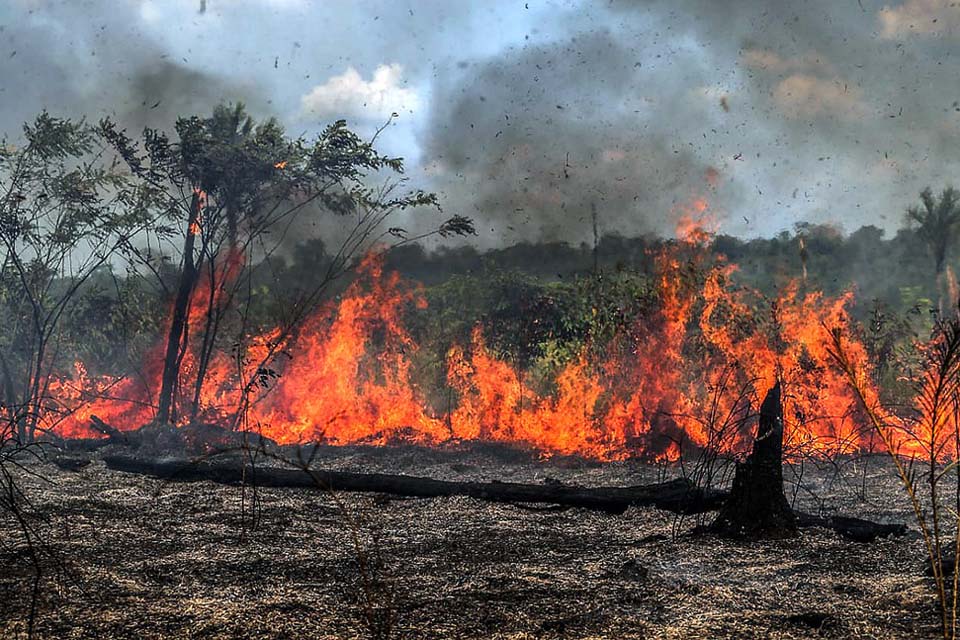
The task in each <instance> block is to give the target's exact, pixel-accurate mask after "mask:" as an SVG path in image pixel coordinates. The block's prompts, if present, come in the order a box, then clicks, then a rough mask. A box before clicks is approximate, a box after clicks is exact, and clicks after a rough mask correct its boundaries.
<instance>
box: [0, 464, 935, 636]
mask: <svg viewBox="0 0 960 640" xmlns="http://www.w3.org/2000/svg"><path fill="white" fill-rule="evenodd" d="M319 458H320V460H319V461H318V462H320V463H322V465H323V466H324V467H325V468H330V469H341V470H352V471H381V472H388V473H408V474H413V475H422V476H429V477H434V478H438V479H451V480H486V481H491V480H502V481H514V482H558V481H559V482H565V483H571V484H573V483H579V484H582V485H585V486H599V485H631V484H640V483H647V482H655V481H658V480H662V479H664V477H667V478H669V477H673V476H675V475H677V474H678V473H679V470H678V469H677V468H667V467H655V466H651V465H646V464H641V463H639V462H622V463H607V464H603V465H596V464H589V463H585V462H580V461H577V460H575V459H573V460H571V459H563V460H552V461H539V460H536V459H533V458H529V457H526V456H524V455H513V454H510V455H505V452H501V451H496V450H492V451H484V450H480V449H476V450H472V451H467V452H458V453H456V454H450V453H445V452H438V451H433V450H427V449H420V448H403V447H400V448H396V447H394V448H384V449H377V448H366V447H345V448H341V449H335V448H330V449H326V450H324V451H323V452H322V453H321V454H320V456H319ZM864 464H866V465H867V467H866V469H865V470H864V468H863V465H864ZM61 467H66V468H61ZM28 469H29V470H30V471H33V472H35V473H36V475H33V474H29V473H22V474H21V476H20V478H19V479H20V481H21V482H22V485H23V487H24V488H25V491H26V492H27V494H28V495H29V496H30V497H31V500H32V502H33V509H34V510H35V512H36V514H35V515H36V516H37V517H38V518H39V523H40V524H39V527H40V528H39V530H40V531H41V532H42V534H43V536H44V539H45V540H46V542H47V543H48V544H49V547H50V549H52V550H53V551H55V553H56V556H57V558H58V559H59V562H58V563H54V562H50V563H49V566H48V567H46V568H45V572H44V578H43V583H42V589H41V599H40V603H39V617H38V622H37V636H38V637H42V638H131V637H138V638H170V637H194V638H354V637H360V638H362V637H369V635H370V631H369V629H368V627H367V626H365V624H364V611H365V610H367V611H369V609H370V607H371V606H372V607H373V608H374V609H378V608H384V609H386V608H389V609H392V610H394V611H395V613H396V623H395V627H394V629H393V633H392V636H393V637H405V638H661V637H666V638H743V637H758V638H761V637H762V638H768V637H776V638H808V637H828V638H831V637H832V638H846V637H857V638H871V637H876V638H904V637H931V638H932V637H936V636H937V634H938V628H937V627H936V620H937V617H936V611H935V602H934V598H933V591H932V589H931V586H930V584H929V583H928V581H929V578H926V577H925V576H924V572H923V566H924V554H923V548H922V544H921V543H920V541H919V540H918V539H917V538H916V535H915V534H914V533H912V532H911V533H910V534H908V535H907V536H904V537H901V538H891V539H884V540H879V541H876V542H873V543H870V544H857V543H854V542H850V541H848V540H844V539H842V538H840V537H839V536H837V535H836V534H835V533H833V532H831V531H828V530H825V529H817V528H813V529H804V530H803V532H802V534H801V535H800V536H799V537H798V538H795V539H792V540H786V541H762V542H746V541H743V542H741V541H730V540H724V539H720V538H717V537H713V536H708V535H699V534H698V535H691V534H690V532H691V530H692V529H693V528H694V527H695V526H696V525H697V524H698V522H697V520H696V519H695V518H693V517H690V518H686V519H678V516H675V515H673V514H669V513H665V512H662V511H657V510H655V509H646V508H631V509H629V510H628V511H627V512H626V513H624V514H622V515H605V514H602V513H596V512H590V511H585V510H580V509H566V510H558V509H556V508H542V509H538V508H530V509H528V508H520V507H518V506H515V505H509V504H495V503H487V502H481V501H477V500H473V499H469V498H460V497H454V498H435V499H420V498H415V499H403V498H396V497H385V496H381V495H373V494H338V495H336V496H332V495H330V494H327V493H324V492H322V491H318V490H311V489H259V490H258V491H257V492H256V500H255V501H252V500H251V496H252V495H253V494H252V492H251V489H250V488H246V489H241V488H240V487H234V486H224V485H216V484H212V483H208V482H195V483H165V482H163V481H161V480H157V479H154V478H149V477H145V476H139V475H132V474H126V473H121V472H116V471H110V470H108V469H106V467H105V466H104V464H103V463H102V462H101V461H100V460H98V459H94V461H93V462H92V463H91V464H89V465H86V466H83V467H82V468H80V470H79V471H71V470H70V465H60V466H57V465H54V464H49V463H48V464H39V463H37V464H33V465H31V466H29V467H28ZM784 471H785V476H786V477H787V487H786V489H787V497H788V500H791V501H792V502H793V501H794V490H793V489H794V488H793V487H792V486H791V484H790V483H791V482H792V479H793V478H794V477H795V476H796V475H797V473H799V469H797V468H791V467H788V468H786V469H785V470H784ZM863 487H866V491H865V495H863V492H862V488H863ZM795 503H796V504H795V505H794V506H796V507H797V508H803V509H804V510H806V511H809V512H812V513H818V512H820V513H825V514H830V513H833V512H843V513H846V514H851V515H857V516H861V517H867V518H871V519H874V520H878V521H901V522H903V521H909V519H910V516H909V506H908V503H907V501H906V498H905V497H904V496H903V494H902V492H901V490H900V489H899V487H898V485H897V483H896V479H895V478H894V476H893V473H892V470H891V468H890V467H889V466H888V465H887V464H886V462H885V461H883V460H881V459H876V458H875V459H870V460H868V461H867V462H849V463H847V464H845V465H843V466H842V467H840V468H837V467H836V466H835V465H828V464H823V465H820V466H817V465H813V464H812V463H807V465H806V466H805V468H804V470H803V487H802V488H801V489H800V490H799V491H798V492H797V493H796V498H795ZM252 509H253V510H252ZM251 515H256V522H255V526H253V525H252V524H251ZM707 517H708V518H709V517H711V516H709V515H708V516H707ZM354 536H356V537H354ZM0 539H2V541H3V544H2V545H0V554H2V555H0V636H2V637H17V635H18V634H22V633H23V632H24V629H25V612H26V611H27V610H28V602H29V598H30V592H31V591H30V575H31V574H30V567H29V564H28V563H27V561H26V560H25V557H24V553H23V551H24V549H23V546H22V543H21V542H20V538H19V536H18V535H17V530H16V526H15V523H14V522H13V521H12V520H10V519H8V518H6V517H5V516H4V519H2V520H0ZM361 555H362V556H363V557H364V558H365V559H366V561H367V562H366V565H367V567H366V569H363V570H361V569H360V567H359V563H358V556H361ZM375 557H379V558H380V559H382V566H381V564H379V563H378V562H371V561H370V559H371V558H375ZM373 574H375V575H373ZM365 578H366V579H367V580H368V583H369V580H370V579H373V580H374V582H375V583H376V585H377V588H376V589H373V590H372V591H371V589H369V588H367V589H366V590H365V586H364V581H365ZM367 586H368V587H369V584H368V585H367ZM388 592H389V593H392V594H393V595H392V599H391V598H388V597H385V596H383V593H388ZM365 593H367V594H368V595H366V596H365V595H364V594H365ZM370 593H372V595H369V594H370ZM381 597H382V599H381ZM371 598H372V599H373V600H374V601H373V602H371ZM378 599H381V600H380V601H377V600H378ZM391 602H392V604H391Z"/></svg>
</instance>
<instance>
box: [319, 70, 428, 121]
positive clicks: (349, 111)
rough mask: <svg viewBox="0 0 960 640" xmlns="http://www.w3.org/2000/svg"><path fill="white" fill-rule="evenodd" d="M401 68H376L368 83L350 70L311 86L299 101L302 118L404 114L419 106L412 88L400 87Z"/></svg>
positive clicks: (387, 116) (383, 117)
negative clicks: (308, 91)
mask: <svg viewBox="0 0 960 640" xmlns="http://www.w3.org/2000/svg"><path fill="white" fill-rule="evenodd" d="M402 76H403V67H401V66H400V65H399V64H390V65H380V66H379V67H377V68H376V70H375V71H374V72H373V77H372V78H371V79H370V80H364V79H363V77H362V76H361V75H360V73H359V72H357V70H356V69H354V68H353V67H348V68H347V70H346V71H345V72H343V73H342V74H341V75H338V76H333V77H332V78H330V79H329V80H327V81H326V82H325V83H323V84H321V85H318V86H316V87H314V88H313V89H312V90H311V91H310V93H308V94H306V95H304V96H303V97H302V98H300V108H301V112H302V113H303V115H306V116H315V117H336V118H341V117H348V116H353V117H362V118H379V119H383V120H385V119H387V118H389V117H390V114H391V113H395V112H396V113H408V112H413V111H416V110H417V109H418V108H419V107H420V96H419V95H418V94H417V92H416V90H415V89H412V88H410V87H404V86H402V85H401V79H402Z"/></svg>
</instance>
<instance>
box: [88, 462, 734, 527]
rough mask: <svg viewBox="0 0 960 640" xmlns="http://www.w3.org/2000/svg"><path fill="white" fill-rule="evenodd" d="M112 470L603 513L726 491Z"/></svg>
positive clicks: (679, 507)
mask: <svg viewBox="0 0 960 640" xmlns="http://www.w3.org/2000/svg"><path fill="white" fill-rule="evenodd" d="M104 462H105V463H106V465H107V467H108V468H110V469H113V470H115V471H126V472H129V473H140V474H145V475H150V476H155V477H158V478H164V479H166V480H171V481H179V482H191V481H198V480H209V481H211V482H218V483H223V484H239V483H241V482H248V483H251V484H253V483H255V484H256V485H257V486H258V487H301V488H310V487H313V488H320V489H324V490H329V491H369V492H375V493H387V494H392V495H400V496H411V497H421V498H435V497H444V496H468V497H471V498H477V499H478V500H489V501H493V502H514V503H549V504H559V505H565V506H571V507H580V508H584V509H592V510H595V511H603V512H606V513H617V514H619V513H623V512H624V511H626V510H627V508H628V507H641V506H652V507H657V508H659V509H664V510H667V511H673V512H675V513H684V514H692V513H703V512H707V511H714V510H716V509H718V508H719V507H720V504H721V503H722V502H723V501H724V500H725V499H726V492H723V491H714V490H702V489H698V488H697V487H695V486H694V484H693V483H692V482H691V481H689V480H686V479H683V478H678V479H676V480H670V481H668V482H661V483H657V484H649V485H639V486H633V487H590V488H588V487H576V486H567V485H558V484H543V485H540V484H521V483H516V482H453V481H448V480H434V479H432V478H420V477H416V476H406V475H393V474H385V473H351V472H345V471H325V470H318V469H310V470H309V471H305V470H303V469H285V468H278V467H251V466H243V465H240V464H229V463H222V462H220V463H215V462H208V461H203V462H189V461H185V460H158V461H154V460H144V459H141V458H135V457H131V456H118V455H113V456H105V457H104Z"/></svg>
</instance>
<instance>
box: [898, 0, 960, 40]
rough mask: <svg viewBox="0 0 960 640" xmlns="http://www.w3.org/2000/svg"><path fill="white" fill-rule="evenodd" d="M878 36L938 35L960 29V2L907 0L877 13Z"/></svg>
mask: <svg viewBox="0 0 960 640" xmlns="http://www.w3.org/2000/svg"><path fill="white" fill-rule="evenodd" d="M879 20H880V34H881V35H882V36H883V37H884V38H903V37H904V36H908V35H915V34H924V35H937V34H942V33H953V32H955V31H957V30H958V29H960V3H958V2H955V1H953V0H907V1H906V2H904V3H903V4H901V5H900V6H897V7H884V8H883V9H881V10H880V14H879Z"/></svg>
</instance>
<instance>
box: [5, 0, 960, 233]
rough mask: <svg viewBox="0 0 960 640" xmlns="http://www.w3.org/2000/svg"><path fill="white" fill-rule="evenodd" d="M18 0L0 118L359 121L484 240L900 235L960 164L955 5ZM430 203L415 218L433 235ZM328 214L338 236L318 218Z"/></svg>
mask: <svg viewBox="0 0 960 640" xmlns="http://www.w3.org/2000/svg"><path fill="white" fill-rule="evenodd" d="M203 9H204V10H203V11H201V3H200V2H199V0H196V1H193V0H116V1H112V0H111V1H108V0H86V1H83V0H81V1H67V0H56V1H55V0H10V2H7V3H5V6H4V7H2V8H0V74H2V75H0V77H2V79H3V82H2V83H0V96H2V104H3V109H2V111H0V126H2V128H3V130H4V131H6V132H8V133H11V134H13V135H15V134H16V131H17V129H18V128H19V124H20V123H21V122H22V121H23V120H26V119H28V118H30V117H32V116H33V115H34V114H35V113H36V112H37V111H38V110H39V109H41V108H46V109H49V110H50V111H52V112H54V113H58V114H60V115H73V116H79V115H85V116H87V117H88V118H92V119H96V118H98V117H100V116H103V115H112V116H113V117H115V118H117V119H118V120H120V121H121V122H122V123H123V124H125V125H126V126H128V127H129V128H131V129H134V130H135V129H138V128H140V127H143V126H146V125H149V126H169V125H170V124H171V123H172V122H173V120H174V119H175V117H176V116H177V115H186V114H191V113H203V112H206V111H209V109H210V108H211V107H212V105H213V104H214V103H216V102H217V101H220V100H243V101H244V102H246V103H247V104H248V105H249V107H250V109H251V110H252V111H253V112H254V113H255V114H257V115H259V116H267V115H271V116H276V117H278V118H280V119H281V121H282V122H284V124H285V125H286V126H287V128H288V131H289V132H290V133H291V134H293V135H301V134H303V135H308V136H309V135H310V134H312V133H315V132H316V131H317V130H319V128H320V127H322V126H323V124H324V123H325V122H329V121H330V120H332V119H336V118H340V117H343V118H346V119H347V120H348V122H349V123H350V124H351V126H354V127H355V128H357V129H358V130H359V131H361V132H362V133H365V134H371V133H372V132H373V131H375V130H376V128H377V127H378V126H380V125H381V124H383V122H385V121H386V120H387V119H388V118H390V117H391V114H396V117H394V118H393V120H392V122H391V125H390V126H389V127H388V128H387V130H386V131H385V132H384V133H383V134H382V137H381V138H380V142H381V143H382V144H383V145H384V149H385V150H386V151H388V152H390V153H394V154H398V155H403V156H404V157H405V158H406V159H407V164H408V171H407V176H408V179H409V180H410V183H411V186H416V187H425V188H429V189H431V190H434V191H436V192H437V193H438V194H439V195H440V196H441V200H442V204H443V206H444V209H445V211H446V212H448V213H462V214H465V215H468V216H471V217H473V218H474V219H475V220H476V221H477V226H478V230H479V232H480V235H479V237H478V238H475V239H474V240H472V241H473V242H476V243H479V244H481V245H485V246H493V245H499V244H507V243H512V242H516V241H520V240H532V241H536V240H566V241H570V242H581V241H589V240H590V237H591V234H592V228H591V227H592V211H594V210H595V211H596V212H597V219H598V223H599V226H600V229H601V231H602V232H612V231H617V232H620V233H622V234H625V235H632V234H639V233H648V232H655V233H663V234H669V233H671V232H672V230H673V228H674V226H675V224H676V221H677V219H678V217H679V216H681V215H683V214H684V213H685V212H687V211H689V210H690V206H691V203H692V202H693V201H694V200H698V199H699V200H703V201H706V202H708V203H709V209H708V212H707V213H708V214H709V215H710V216H711V217H712V218H713V219H714V220H715V224H716V226H717V229H718V230H719V231H721V232H726V233H731V234H735V235H740V236H748V237H750V236H757V235H770V234H773V233H776V232H778V231H780V230H783V229H789V228H791V227H792V226H793V225H794V224H795V223H796V222H799V221H810V222H816V223H830V224H836V225H839V226H841V227H842V228H843V229H845V230H847V231H852V230H854V229H856V228H858V227H859V226H861V225H864V224H874V225H877V226H880V227H882V228H884V229H886V230H887V231H889V232H892V231H894V230H895V229H896V228H897V227H898V226H899V225H900V224H901V221H902V212H903V210H904V209H905V208H906V207H907V206H908V205H909V204H911V203H913V202H914V201H915V200H916V197H917V193H918V192H919V190H920V189H921V188H922V187H924V186H925V185H928V184H929V185H931V186H933V187H934V188H940V187H942V186H945V185H946V184H949V183H960V180H957V177H956V176H957V174H958V172H960V163H958V161H957V158H956V149H957V148H958V144H957V143H958V142H960V82H958V80H960V77H958V76H960V70H958V67H957V65H956V60H957V55H958V54H960V7H958V6H954V3H951V2H948V1H947V0H888V1H885V2H884V1H881V2H871V1H870V0H859V1H858V0H815V1H807V2H802V1H798V2H792V3H784V2H777V1H772V0H770V1H761V0H731V1H728V2H715V1H711V0H677V1H669V2H668V1H665V0H664V1H644V0H612V1H609V2H585V1H574V0H568V1H560V0H553V1H551V0H542V1H530V2H512V1H506V0H497V1H494V2H485V3H450V2H440V1H438V0H422V1H413V0H407V1H388V0H360V1H357V2H347V1H345V0H344V1H331V2H322V3H321V2H312V1H309V0H231V1H230V2H228V1H227V0H207V1H206V2H205V3H203ZM437 219H438V218H437V215H436V214H429V213H424V212H415V213H413V214H410V215H408V216H405V219H404V220H402V221H400V222H402V223H403V224H404V225H406V226H408V227H410V228H411V229H412V230H423V229H425V228H427V227H429V226H430V225H431V224H435V222H436V220H437ZM318 232H321V231H318Z"/></svg>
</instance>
